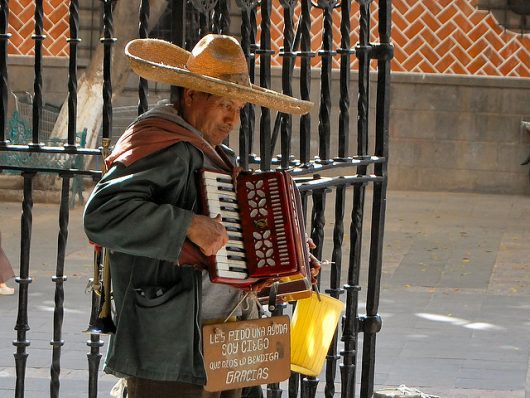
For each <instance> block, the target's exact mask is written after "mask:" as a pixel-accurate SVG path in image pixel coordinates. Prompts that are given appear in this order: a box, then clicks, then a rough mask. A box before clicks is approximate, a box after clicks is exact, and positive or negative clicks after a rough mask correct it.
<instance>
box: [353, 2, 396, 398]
mask: <svg viewBox="0 0 530 398" xmlns="http://www.w3.org/2000/svg"><path fill="white" fill-rule="evenodd" d="M378 30H379V38H380V43H381V44H380V47H381V49H380V50H379V52H380V53H382V54H383V55H382V56H380V57H378V68H377V69H378V73H377V101H376V129H375V130H376V133H375V135H376V138H375V154H376V155H378V156H383V157H384V158H385V159H386V160H387V161H385V162H383V163H380V164H377V165H374V172H375V173H376V174H377V175H379V176H382V177H383V181H382V182H378V183H375V184H374V194H373V203H372V228H371V235H370V256H369V260H368V266H369V269H368V290H367V295H366V320H367V321H368V322H366V321H365V322H364V323H365V325H363V332H364V336H363V368H362V373H361V397H371V396H372V394H373V390H374V373H375V343H376V335H377V332H379V330H380V329H381V318H380V317H379V315H378V314H377V312H378V308H379V293H380V286H381V269H382V258H383V236H384V225H385V213H386V189H387V175H386V172H387V166H388V139H389V132H388V125H389V113H390V61H391V59H392V55H393V48H392V45H391V44H390V30H391V1H390V0H385V1H381V2H380V3H379V26H378ZM365 358H366V360H365Z"/></svg>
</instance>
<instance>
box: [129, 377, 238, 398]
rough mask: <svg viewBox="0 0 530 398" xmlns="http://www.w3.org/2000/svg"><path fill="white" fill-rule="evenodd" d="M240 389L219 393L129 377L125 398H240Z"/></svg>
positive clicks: (173, 383) (193, 386)
mask: <svg viewBox="0 0 530 398" xmlns="http://www.w3.org/2000/svg"><path fill="white" fill-rule="evenodd" d="M240 397H241V389H238V390H228V391H220V392H208V391H204V389H203V388H202V386H197V385H195V384H187V383H177V382H174V381H158V380H147V379H139V378H137V377H129V378H128V379H127V398H240Z"/></svg>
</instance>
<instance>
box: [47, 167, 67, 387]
mask: <svg viewBox="0 0 530 398" xmlns="http://www.w3.org/2000/svg"><path fill="white" fill-rule="evenodd" d="M71 177H72V175H71V174H68V173H65V174H63V175H62V179H63V183H62V190H61V204H60V207H59V237H58V241H57V267H56V270H55V275H54V276H53V277H52V281H53V282H54V283H55V310H54V313H53V340H52V341H51V342H50V344H51V345H52V347H53V348H52V365H51V368H50V376H51V379H50V397H52V398H57V397H59V389H60V381H59V376H60V374H61V347H62V346H63V345H64V340H63V339H62V327H63V316H64V286H63V284H64V282H66V279H67V278H66V276H65V275H64V260H65V255H66V242H67V240H68V221H69V210H68V205H69V203H70V179H71Z"/></svg>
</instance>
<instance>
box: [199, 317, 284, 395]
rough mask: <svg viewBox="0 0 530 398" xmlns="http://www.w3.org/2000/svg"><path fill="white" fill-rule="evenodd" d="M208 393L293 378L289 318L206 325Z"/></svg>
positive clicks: (204, 348) (205, 357)
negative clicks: (291, 374)
mask: <svg viewBox="0 0 530 398" xmlns="http://www.w3.org/2000/svg"><path fill="white" fill-rule="evenodd" d="M202 333H203V334H202V336H203V350H204V367H205V369H206V376H207V378H208V382H207V384H206V386H205V387H204V388H205V390H207V391H223V390H232V389H235V388H241V387H247V386H256V385H260V384H270V383H278V382H280V381H284V380H287V379H288V378H289V375H290V359H291V352H290V345H289V344H290V336H289V317H288V316H276V317H272V318H263V319H256V320H251V321H239V322H228V323H218V324H214V325H205V326H203V330H202Z"/></svg>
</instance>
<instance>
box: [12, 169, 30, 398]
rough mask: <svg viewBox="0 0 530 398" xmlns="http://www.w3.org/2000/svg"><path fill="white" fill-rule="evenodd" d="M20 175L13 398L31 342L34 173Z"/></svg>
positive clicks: (18, 396) (19, 390) (20, 387)
mask: <svg viewBox="0 0 530 398" xmlns="http://www.w3.org/2000/svg"><path fill="white" fill-rule="evenodd" d="M22 176H23V178H24V199H23V201H22V218H21V220H20V276H19V277H17V278H16V279H15V281H16V282H17V283H18V284H19V291H18V315H17V323H16V326H15V330H16V331H17V339H16V340H15V341H13V345H14V346H15V347H17V352H16V353H15V354H14V356H15V368H16V374H17V380H16V385H15V398H23V397H24V384H25V379H26V361H27V358H28V353H27V352H26V348H27V347H29V345H30V344H31V342H30V341H29V340H28V339H27V338H26V333H27V331H28V330H30V327H29V323H28V289H29V286H28V285H29V284H30V283H31V277H30V276H29V255H30V247H31V229H32V222H33V215H32V210H33V177H35V173H23V174H22Z"/></svg>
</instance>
